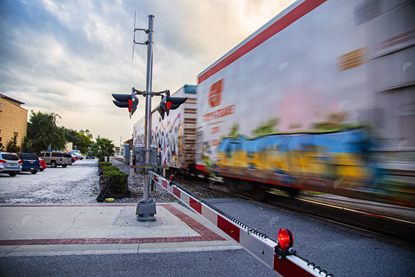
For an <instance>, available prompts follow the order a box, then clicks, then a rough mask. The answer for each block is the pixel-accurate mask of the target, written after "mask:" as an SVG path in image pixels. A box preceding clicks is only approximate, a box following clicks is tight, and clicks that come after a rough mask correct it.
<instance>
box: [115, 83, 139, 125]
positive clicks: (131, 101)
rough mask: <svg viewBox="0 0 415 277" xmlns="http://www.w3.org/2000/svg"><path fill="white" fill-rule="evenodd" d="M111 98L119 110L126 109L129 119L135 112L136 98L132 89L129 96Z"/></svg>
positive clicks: (121, 95) (116, 95) (119, 95)
mask: <svg viewBox="0 0 415 277" xmlns="http://www.w3.org/2000/svg"><path fill="white" fill-rule="evenodd" d="M112 97H114V99H115V100H112V102H114V104H115V106H117V107H119V108H128V112H129V114H130V118H131V116H132V115H133V114H134V112H135V111H136V110H137V106H138V98H137V96H136V95H135V92H134V88H133V91H132V92H131V94H112Z"/></svg>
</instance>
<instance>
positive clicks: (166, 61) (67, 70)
mask: <svg viewBox="0 0 415 277" xmlns="http://www.w3.org/2000/svg"><path fill="white" fill-rule="evenodd" d="M290 2H292V1H271V0H261V1H257V0H229V1H222V0H201V1H193V0H175V1H167V0H154V1H146V0H140V1H133V0H127V1H121V0H119V1H81V0H77V1H53V0H44V1H30V0H25V1H14V0H4V1H1V2H0V35H1V37H2V40H1V41H0V93H3V94H6V95H7V96H10V97H13V98H15V99H18V100H20V101H22V102H25V103H26V104H25V105H24V106H23V108H25V109H27V110H29V111H30V110H35V111H38V110H40V111H43V112H45V111H46V112H55V113H57V114H59V115H60V116H61V117H62V119H60V120H59V123H60V124H61V125H63V126H65V127H67V128H72V129H75V130H80V129H89V130H90V131H91V132H92V133H93V135H94V137H97V136H98V135H100V136H101V137H107V138H110V139H112V140H114V142H115V143H116V144H118V142H119V137H120V136H122V137H123V140H126V139H128V138H130V137H131V134H132V126H133V124H134V123H135V122H136V121H138V120H139V119H140V118H141V117H142V116H143V115H144V106H145V101H144V98H143V97H141V98H140V104H139V107H138V110H137V112H136V113H135V114H134V115H133V119H131V120H130V119H128V112H127V110H126V109H119V108H117V107H115V106H114V105H113V103H112V97H111V93H130V92H131V87H133V86H134V87H136V88H138V89H142V90H144V89H145V82H146V55H147V50H146V47H144V46H140V45H136V46H135V55H134V61H131V53H132V46H133V44H132V40H133V28H134V11H135V10H136V12H137V17H136V27H137V28H147V26H148V15H149V14H153V15H155V34H154V40H155V43H154V68H153V90H154V91H160V90H165V89H170V90H171V91H172V92H174V91H176V90H177V89H179V88H180V87H181V86H183V85H184V84H196V77H197V75H198V74H199V73H200V72H201V71H203V70H204V69H205V68H206V67H208V66H209V65H210V64H212V63H213V62H215V60H217V59H218V58H220V57H221V56H222V55H224V54H225V53H226V52H228V51H229V50H231V49H232V48H233V47H234V46H235V45H237V44H238V43H240V42H241V41H242V40H243V39H244V38H246V37H247V36H249V35H250V34H251V33H252V32H253V31H255V30H256V29H258V28H259V27H261V26H262V25H263V24H265V23H266V22H267V21H269V20H270V19H271V18H272V17H274V16H275V15H276V14H278V12H280V11H281V9H282V8H283V7H286V6H287V5H288V3H290ZM146 39H147V36H146V34H145V33H143V32H136V40H137V41H143V42H144V41H145V40H146ZM158 101H159V98H153V106H155V105H156V104H157V102H158ZM29 114H30V113H29Z"/></svg>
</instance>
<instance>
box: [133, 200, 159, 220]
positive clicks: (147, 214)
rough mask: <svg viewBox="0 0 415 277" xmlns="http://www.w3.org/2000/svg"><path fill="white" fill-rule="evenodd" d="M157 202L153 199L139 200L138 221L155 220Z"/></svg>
mask: <svg viewBox="0 0 415 277" xmlns="http://www.w3.org/2000/svg"><path fill="white" fill-rule="evenodd" d="M155 214H156V203H155V202H154V201H153V200H140V201H138V202H137V210H136V215H137V220H138V221H155V220H156V217H155V216H154V215H155Z"/></svg>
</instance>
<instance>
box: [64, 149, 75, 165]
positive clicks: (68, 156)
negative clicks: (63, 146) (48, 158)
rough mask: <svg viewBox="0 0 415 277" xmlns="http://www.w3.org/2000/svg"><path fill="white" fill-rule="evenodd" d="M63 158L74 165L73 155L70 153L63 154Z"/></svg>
mask: <svg viewBox="0 0 415 277" xmlns="http://www.w3.org/2000/svg"><path fill="white" fill-rule="evenodd" d="M62 157H63V158H66V159H67V160H68V161H69V165H72V163H73V159H72V155H71V153H69V152H62Z"/></svg>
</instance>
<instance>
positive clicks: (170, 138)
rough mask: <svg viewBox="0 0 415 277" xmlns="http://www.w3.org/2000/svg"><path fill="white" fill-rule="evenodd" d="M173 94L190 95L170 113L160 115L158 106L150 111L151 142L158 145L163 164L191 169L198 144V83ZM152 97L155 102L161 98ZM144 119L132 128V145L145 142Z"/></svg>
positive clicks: (176, 95)
mask: <svg viewBox="0 0 415 277" xmlns="http://www.w3.org/2000/svg"><path fill="white" fill-rule="evenodd" d="M171 96H174V97H187V101H186V102H185V103H184V104H182V105H181V106H180V107H179V108H177V109H176V110H171V111H170V114H169V116H167V115H165V117H164V120H163V119H162V118H161V116H160V114H159V113H158V111H157V109H153V110H152V112H151V121H152V126H151V127H152V128H151V145H154V146H156V147H159V149H160V153H161V163H162V165H165V166H168V167H171V168H177V169H189V167H192V166H193V167H194V160H195V143H196V134H195V133H196V86H192V85H185V86H183V87H182V88H180V89H179V90H178V91H176V92H175V93H174V94H172V95H171ZM158 99H159V98H158V97H153V101H156V100H158ZM144 124H145V118H141V119H140V120H139V121H137V122H136V123H135V124H134V127H133V144H134V145H135V146H138V145H144V144H145V141H144Z"/></svg>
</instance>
